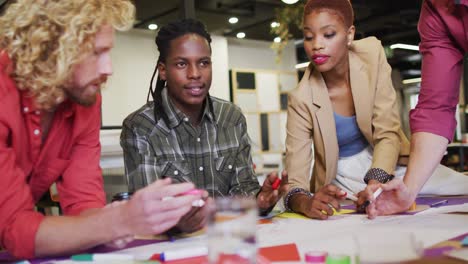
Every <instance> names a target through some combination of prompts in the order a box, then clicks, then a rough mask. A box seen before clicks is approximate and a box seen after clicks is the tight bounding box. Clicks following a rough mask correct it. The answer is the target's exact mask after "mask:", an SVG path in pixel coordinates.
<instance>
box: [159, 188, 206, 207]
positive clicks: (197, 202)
mask: <svg viewBox="0 0 468 264" xmlns="http://www.w3.org/2000/svg"><path fill="white" fill-rule="evenodd" d="M203 192H204V190H200V189H191V190H188V191H186V192H183V193H180V194H179V195H177V196H183V195H199V194H203ZM172 198H174V197H172V196H167V197H163V198H162V200H163V201H166V200H170V199H172ZM204 205H205V201H204V200H203V199H198V200H195V201H193V202H192V206H193V207H203V206H204Z"/></svg>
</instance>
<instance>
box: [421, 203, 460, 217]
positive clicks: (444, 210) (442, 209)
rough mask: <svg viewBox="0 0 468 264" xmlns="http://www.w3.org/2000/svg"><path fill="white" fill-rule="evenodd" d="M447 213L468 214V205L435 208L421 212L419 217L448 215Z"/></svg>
mask: <svg viewBox="0 0 468 264" xmlns="http://www.w3.org/2000/svg"><path fill="white" fill-rule="evenodd" d="M446 213H468V203H465V204H456V205H447V206H441V207H434V208H430V209H427V210H425V211H422V212H419V213H418V215H425V214H446Z"/></svg>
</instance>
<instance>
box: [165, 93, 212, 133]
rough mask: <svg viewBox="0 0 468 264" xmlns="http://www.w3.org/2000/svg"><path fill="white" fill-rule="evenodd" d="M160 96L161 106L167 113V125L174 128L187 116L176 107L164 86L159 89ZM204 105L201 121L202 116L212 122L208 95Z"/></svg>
mask: <svg viewBox="0 0 468 264" xmlns="http://www.w3.org/2000/svg"><path fill="white" fill-rule="evenodd" d="M208 96H209V95H208ZM161 97H162V107H163V110H164V112H165V113H166V115H167V118H168V119H169V124H168V126H169V127H170V128H174V127H176V126H178V125H179V124H180V122H182V121H183V120H184V118H188V117H187V116H186V115H185V114H184V113H183V112H182V111H180V110H179V109H177V107H176V106H175V105H174V104H173V103H172V101H171V99H170V98H169V96H168V94H167V88H164V89H163V90H162V91H161ZM210 104H211V106H210ZM204 105H205V107H204V109H203V116H202V121H203V119H204V118H206V119H208V120H209V121H210V122H214V113H213V112H212V111H211V110H210V109H213V106H212V103H211V100H208V97H207V98H205V103H204Z"/></svg>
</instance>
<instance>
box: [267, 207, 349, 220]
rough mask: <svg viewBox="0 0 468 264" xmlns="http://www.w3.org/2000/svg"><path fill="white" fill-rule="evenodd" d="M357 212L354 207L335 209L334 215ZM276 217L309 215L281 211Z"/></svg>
mask: <svg viewBox="0 0 468 264" xmlns="http://www.w3.org/2000/svg"><path fill="white" fill-rule="evenodd" d="M354 212H356V210H352V209H341V210H340V211H339V212H338V211H336V210H335V209H333V215H344V214H351V213H354ZM275 217H280V218H296V219H309V218H308V217H307V216H305V215H302V214H297V213H292V212H284V213H281V214H279V215H277V216H275Z"/></svg>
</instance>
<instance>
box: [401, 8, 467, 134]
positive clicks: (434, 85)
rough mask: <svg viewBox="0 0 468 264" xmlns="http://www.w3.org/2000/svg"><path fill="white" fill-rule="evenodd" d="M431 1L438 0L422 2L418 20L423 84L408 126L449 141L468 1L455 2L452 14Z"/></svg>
mask: <svg viewBox="0 0 468 264" xmlns="http://www.w3.org/2000/svg"><path fill="white" fill-rule="evenodd" d="M434 1H440V0H426V1H424V4H423V6H422V10H421V16H420V18H419V24H418V31H419V35H420V36H421V43H420V45H419V49H420V52H421V54H422V56H423V60H422V73H421V77H422V82H421V90H420V93H419V100H418V104H417V106H416V108H415V109H414V110H412V111H411V112H410V125H411V132H412V133H415V132H430V133H433V134H436V135H440V136H443V137H445V138H447V139H448V140H449V141H451V140H452V138H453V134H454V131H455V127H456V125H457V122H456V120H455V111H456V107H457V104H458V97H459V92H460V79H461V76H462V66H463V56H464V54H465V53H466V52H468V0H458V4H456V5H455V10H454V12H453V13H450V12H449V11H448V10H446V8H444V7H442V6H439V5H434V4H433V3H434ZM449 1H454V0H449ZM456 2H457V1H456Z"/></svg>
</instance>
